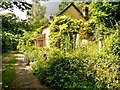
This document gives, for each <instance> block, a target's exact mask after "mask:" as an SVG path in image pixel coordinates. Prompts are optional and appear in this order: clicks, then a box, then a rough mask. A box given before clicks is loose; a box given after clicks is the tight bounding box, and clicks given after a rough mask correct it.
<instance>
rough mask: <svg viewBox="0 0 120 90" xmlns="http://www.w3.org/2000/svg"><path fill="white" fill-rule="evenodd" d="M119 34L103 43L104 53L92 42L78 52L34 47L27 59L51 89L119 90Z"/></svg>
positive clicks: (81, 46) (112, 35)
mask: <svg viewBox="0 0 120 90" xmlns="http://www.w3.org/2000/svg"><path fill="white" fill-rule="evenodd" d="M119 46H120V44H119V33H118V32H115V33H114V34H113V33H111V35H110V36H109V37H107V38H105V40H104V45H103V48H102V51H101V53H98V43H96V42H93V41H89V42H88V43H87V44H86V45H83V44H81V45H80V46H79V49H76V50H70V49H69V51H63V50H61V49H50V50H49V49H45V48H44V49H42V48H34V49H32V50H30V51H29V50H28V51H29V53H28V54H27V57H29V58H30V60H33V61H32V62H34V65H33V63H31V65H32V67H33V72H34V73H35V74H36V75H37V76H38V78H39V79H40V80H41V81H42V82H43V83H45V84H46V85H48V86H50V87H56V88H82V89H101V88H104V89H105V88H107V89H119V88H120V86H119V81H118V80H119V63H120V61H119V60H120V57H119V56H120V55H119V53H120V52H119V51H120V50H119Z"/></svg>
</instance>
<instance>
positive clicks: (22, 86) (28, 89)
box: [10, 53, 53, 90]
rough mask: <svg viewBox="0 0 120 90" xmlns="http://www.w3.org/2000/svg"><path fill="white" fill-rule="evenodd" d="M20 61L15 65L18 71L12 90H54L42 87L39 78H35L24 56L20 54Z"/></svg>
mask: <svg viewBox="0 0 120 90" xmlns="http://www.w3.org/2000/svg"><path fill="white" fill-rule="evenodd" d="M17 59H18V61H17V63H16V64H15V65H14V68H15V70H16V79H15V80H14V82H13V84H12V86H11V88H10V90H53V89H49V88H47V87H46V86H43V85H41V83H40V82H39V80H38V79H37V77H35V76H34V75H33V74H32V72H31V69H30V66H26V64H27V62H25V60H24V54H23V53H20V54H18V57H17Z"/></svg>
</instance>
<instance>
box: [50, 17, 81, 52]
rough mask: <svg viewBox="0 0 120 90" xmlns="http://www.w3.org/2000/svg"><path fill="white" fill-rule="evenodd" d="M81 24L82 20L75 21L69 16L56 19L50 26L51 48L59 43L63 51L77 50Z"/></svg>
mask: <svg viewBox="0 0 120 90" xmlns="http://www.w3.org/2000/svg"><path fill="white" fill-rule="evenodd" d="M81 23H82V21H81V20H73V19H71V18H69V17H67V16H61V17H56V18H55V19H54V21H53V22H52V24H51V25H50V30H51V32H50V46H52V47H53V46H55V44H56V43H59V44H60V48H62V49H67V50H68V49H70V48H72V49H73V48H75V45H76V37H77V34H78V33H79V30H80V26H81ZM58 41H60V42H58Z"/></svg>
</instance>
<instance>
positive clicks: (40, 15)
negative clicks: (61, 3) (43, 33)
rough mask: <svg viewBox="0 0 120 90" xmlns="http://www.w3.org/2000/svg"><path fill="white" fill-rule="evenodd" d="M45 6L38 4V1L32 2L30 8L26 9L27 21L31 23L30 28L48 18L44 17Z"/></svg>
mask: <svg viewBox="0 0 120 90" xmlns="http://www.w3.org/2000/svg"><path fill="white" fill-rule="evenodd" d="M45 12H46V7H45V6H42V5H40V3H38V2H33V4H32V8H31V9H30V10H29V11H28V13H27V14H28V16H29V18H28V23H29V24H30V25H31V27H32V30H35V29H37V28H39V27H40V26H42V25H44V24H45V23H46V22H47V21H48V20H47V19H46V18H45V16H44V15H45Z"/></svg>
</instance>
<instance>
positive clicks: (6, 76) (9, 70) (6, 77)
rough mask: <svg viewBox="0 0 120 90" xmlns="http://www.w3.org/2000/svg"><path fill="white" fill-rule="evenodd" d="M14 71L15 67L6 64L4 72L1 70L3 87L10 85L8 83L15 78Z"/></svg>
mask: <svg viewBox="0 0 120 90" xmlns="http://www.w3.org/2000/svg"><path fill="white" fill-rule="evenodd" d="M15 76H16V72H15V69H14V68H13V67H11V66H7V67H6V70H5V72H3V75H2V82H3V83H2V85H3V87H4V88H8V87H10V85H11V84H12V83H13V80H14V79H15Z"/></svg>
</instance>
